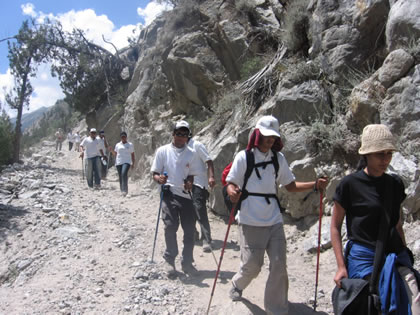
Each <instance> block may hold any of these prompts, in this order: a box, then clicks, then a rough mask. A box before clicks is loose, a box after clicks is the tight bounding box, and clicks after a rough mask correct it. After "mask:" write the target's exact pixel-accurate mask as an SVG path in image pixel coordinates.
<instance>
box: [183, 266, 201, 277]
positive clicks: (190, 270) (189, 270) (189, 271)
mask: <svg viewBox="0 0 420 315" xmlns="http://www.w3.org/2000/svg"><path fill="white" fill-rule="evenodd" d="M182 271H183V272H184V273H185V274H187V275H190V276H195V275H196V274H197V273H198V270H197V269H196V268H195V267H194V266H193V264H182Z"/></svg>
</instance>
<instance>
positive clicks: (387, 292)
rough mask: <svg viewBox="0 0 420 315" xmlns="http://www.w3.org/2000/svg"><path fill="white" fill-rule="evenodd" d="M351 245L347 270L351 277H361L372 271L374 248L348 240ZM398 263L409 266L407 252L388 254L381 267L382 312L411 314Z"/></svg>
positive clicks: (399, 314)
mask: <svg viewBox="0 0 420 315" xmlns="http://www.w3.org/2000/svg"><path fill="white" fill-rule="evenodd" d="M347 246H351V248H350V251H349V253H348V256H347V272H348V275H349V278H351V279H363V278H364V277H366V276H368V275H370V274H371V273H372V271H373V260H374V258H375V248H373V247H371V246H366V245H362V244H359V243H354V242H351V241H350V242H349V244H347ZM397 263H398V265H403V266H407V267H410V266H411V263H410V260H409V258H408V255H407V252H406V251H403V252H401V253H400V254H399V255H398V256H397V255H396V254H389V255H388V256H387V257H386V260H385V263H384V265H383V267H382V270H381V273H380V277H379V283H378V291H379V296H380V299H381V311H382V314H388V313H390V312H393V311H395V312H396V313H394V314H397V315H411V306H410V304H409V302H408V296H407V292H406V291H405V286H404V282H403V280H402V279H401V276H400V274H399V272H398V269H397V266H398V265H397Z"/></svg>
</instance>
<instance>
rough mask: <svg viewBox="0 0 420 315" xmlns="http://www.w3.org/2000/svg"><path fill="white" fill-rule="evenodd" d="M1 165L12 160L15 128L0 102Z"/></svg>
mask: <svg viewBox="0 0 420 315" xmlns="http://www.w3.org/2000/svg"><path fill="white" fill-rule="evenodd" d="M0 111H1V115H0V148H1V150H0V166H2V165H5V164H8V163H10V162H11V160H12V141H11V139H13V128H12V124H11V122H10V119H9V116H7V114H6V112H5V111H4V110H2V106H1V103H0Z"/></svg>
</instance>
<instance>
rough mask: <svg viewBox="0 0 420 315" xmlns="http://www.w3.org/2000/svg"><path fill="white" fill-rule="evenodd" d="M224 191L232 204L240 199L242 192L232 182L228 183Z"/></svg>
mask: <svg viewBox="0 0 420 315" xmlns="http://www.w3.org/2000/svg"><path fill="white" fill-rule="evenodd" d="M226 191H227V194H228V195H229V197H230V201H232V203H237V202H238V201H239V198H240V197H241V194H242V192H241V190H240V189H239V186H238V185H236V184H235V183H232V182H228V184H227V188H226Z"/></svg>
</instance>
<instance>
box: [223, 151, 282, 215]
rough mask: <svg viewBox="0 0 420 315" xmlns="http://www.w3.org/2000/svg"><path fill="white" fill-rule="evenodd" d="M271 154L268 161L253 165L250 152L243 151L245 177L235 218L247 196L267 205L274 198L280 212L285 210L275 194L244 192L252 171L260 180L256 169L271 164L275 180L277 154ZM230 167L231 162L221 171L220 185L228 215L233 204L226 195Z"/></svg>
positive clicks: (253, 160) (277, 168) (252, 156)
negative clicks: (263, 200) (221, 185)
mask: <svg viewBox="0 0 420 315" xmlns="http://www.w3.org/2000/svg"><path fill="white" fill-rule="evenodd" d="M272 152H273V156H272V157H271V160H270V161H266V162H260V163H257V164H255V157H254V153H253V152H252V151H251V150H245V154H246V171H245V175H244V184H243V187H242V195H241V198H240V199H239V202H238V203H237V205H236V207H235V211H234V215H235V216H236V213H237V211H238V209H240V207H241V203H242V201H243V200H245V199H246V198H248V196H258V197H264V198H265V200H266V201H267V203H268V204H270V203H271V201H270V199H271V198H274V199H275V200H276V201H277V204H278V205H279V208H280V211H281V212H284V210H285V209H284V208H283V207H281V205H280V201H279V199H278V197H277V195H276V194H263V193H253V192H249V191H247V190H246V184H247V183H248V179H249V177H250V176H251V174H252V172H253V171H254V170H255V173H256V175H257V177H258V178H259V179H261V175H260V172H259V170H258V168H260V167H262V168H263V169H265V168H266V167H267V165H269V164H273V165H274V169H275V171H276V178H277V175H278V173H279V168H280V166H279V161H278V157H277V152H276V151H273V150H272ZM231 166H232V162H231V163H229V164H228V165H227V166H226V167H225V169H224V170H223V175H222V183H223V184H224V186H223V199H224V202H225V205H226V207H227V208H228V211H229V213H230V211H231V210H232V207H233V204H232V202H231V201H230V197H229V195H228V194H227V184H226V177H227V175H228V173H229V171H230V168H231Z"/></svg>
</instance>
